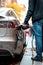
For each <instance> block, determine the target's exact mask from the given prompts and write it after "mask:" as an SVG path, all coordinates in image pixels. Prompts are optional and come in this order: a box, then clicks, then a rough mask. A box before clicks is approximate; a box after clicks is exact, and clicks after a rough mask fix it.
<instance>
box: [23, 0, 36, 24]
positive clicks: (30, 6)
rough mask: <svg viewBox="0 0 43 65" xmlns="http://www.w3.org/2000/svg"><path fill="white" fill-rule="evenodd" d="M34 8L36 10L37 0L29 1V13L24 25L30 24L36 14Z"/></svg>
mask: <svg viewBox="0 0 43 65" xmlns="http://www.w3.org/2000/svg"><path fill="white" fill-rule="evenodd" d="M34 8H35V0H29V2H28V11H27V14H26V18H25V20H24V24H28V21H29V19H30V17H31V16H32V14H33V12H34Z"/></svg>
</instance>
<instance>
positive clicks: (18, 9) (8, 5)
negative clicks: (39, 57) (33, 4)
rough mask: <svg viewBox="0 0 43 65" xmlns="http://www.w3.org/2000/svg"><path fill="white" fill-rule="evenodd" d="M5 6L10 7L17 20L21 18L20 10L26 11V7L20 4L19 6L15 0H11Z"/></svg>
mask: <svg viewBox="0 0 43 65" xmlns="http://www.w3.org/2000/svg"><path fill="white" fill-rule="evenodd" d="M5 7H7V8H12V9H13V10H14V11H15V12H16V14H17V16H18V19H19V21H21V18H20V17H21V16H22V15H21V12H23V11H26V8H25V7H24V6H22V5H21V6H20V5H19V4H18V3H17V0H11V3H8V4H7V5H6V6H5Z"/></svg>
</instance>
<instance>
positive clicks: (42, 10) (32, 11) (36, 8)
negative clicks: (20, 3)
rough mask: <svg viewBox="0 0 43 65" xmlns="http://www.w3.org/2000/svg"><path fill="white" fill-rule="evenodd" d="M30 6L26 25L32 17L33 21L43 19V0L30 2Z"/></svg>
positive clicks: (25, 21) (31, 0) (30, 0)
mask: <svg viewBox="0 0 43 65" xmlns="http://www.w3.org/2000/svg"><path fill="white" fill-rule="evenodd" d="M28 4H29V6H28V11H27V15H26V18H25V20H24V23H26V24H27V23H28V20H29V19H30V17H31V16H32V21H33V22H35V21H37V20H40V19H43V0H29V3H28Z"/></svg>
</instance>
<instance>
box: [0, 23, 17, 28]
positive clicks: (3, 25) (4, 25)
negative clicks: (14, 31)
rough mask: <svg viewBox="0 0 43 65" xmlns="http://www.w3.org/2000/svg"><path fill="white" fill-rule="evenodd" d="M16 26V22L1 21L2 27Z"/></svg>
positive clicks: (0, 26) (0, 25)
mask: <svg viewBox="0 0 43 65" xmlns="http://www.w3.org/2000/svg"><path fill="white" fill-rule="evenodd" d="M15 27H16V23H15V22H6V23H0V28H15Z"/></svg>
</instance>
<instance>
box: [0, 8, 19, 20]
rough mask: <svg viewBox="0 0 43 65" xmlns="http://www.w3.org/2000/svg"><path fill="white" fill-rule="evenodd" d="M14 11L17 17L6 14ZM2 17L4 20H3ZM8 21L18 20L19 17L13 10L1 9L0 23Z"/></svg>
mask: <svg viewBox="0 0 43 65" xmlns="http://www.w3.org/2000/svg"><path fill="white" fill-rule="evenodd" d="M9 11H12V12H13V13H14V14H15V16H16V17H13V16H7V15H6V13H7V12H9ZM1 17H2V18H1ZM4 20H5V21H6V20H7V21H8V20H18V17H17V15H16V13H15V11H14V10H13V9H12V8H0V21H4Z"/></svg>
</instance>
